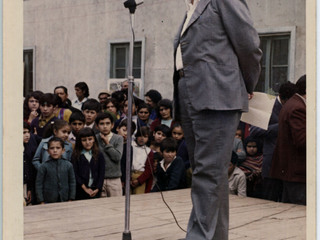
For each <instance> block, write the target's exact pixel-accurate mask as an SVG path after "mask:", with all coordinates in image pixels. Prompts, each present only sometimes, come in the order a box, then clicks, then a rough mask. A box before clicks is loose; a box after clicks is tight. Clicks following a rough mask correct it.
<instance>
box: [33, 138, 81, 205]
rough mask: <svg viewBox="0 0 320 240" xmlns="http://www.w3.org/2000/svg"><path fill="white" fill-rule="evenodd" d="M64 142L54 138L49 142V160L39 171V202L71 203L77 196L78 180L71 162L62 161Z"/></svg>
mask: <svg viewBox="0 0 320 240" xmlns="http://www.w3.org/2000/svg"><path fill="white" fill-rule="evenodd" d="M63 152H64V142H63V140H62V139H60V138H58V137H53V138H51V139H50V140H49V142H48V154H49V156H50V157H49V160H48V161H46V162H45V163H43V164H42V165H41V166H40V167H39V170H38V174H37V180H36V193H37V199H38V202H40V203H41V204H44V203H54V202H64V201H71V200H74V199H75V195H76V179H75V176H74V172H73V167H72V164H71V162H69V161H66V160H64V159H62V158H61V157H62V154H63Z"/></svg>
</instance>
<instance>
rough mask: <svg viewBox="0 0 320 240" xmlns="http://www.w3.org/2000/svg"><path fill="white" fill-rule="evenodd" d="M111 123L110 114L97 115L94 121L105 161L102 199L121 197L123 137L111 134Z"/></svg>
mask: <svg viewBox="0 0 320 240" xmlns="http://www.w3.org/2000/svg"><path fill="white" fill-rule="evenodd" d="M113 121H114V119H113V117H112V115H111V114H110V113H99V114H98V116H97V118H96V120H95V122H96V124H97V127H98V130H99V131H100V133H98V134H97V135H96V137H97V141H98V144H99V148H100V151H101V152H102V154H103V157H104V160H105V174H104V182H103V188H102V193H101V196H102V197H106V196H108V197H114V196H122V185H121V179H120V177H121V156H122V150H123V137H121V136H119V135H118V134H115V133H112V132H111V129H112V128H113V125H114V122H113Z"/></svg>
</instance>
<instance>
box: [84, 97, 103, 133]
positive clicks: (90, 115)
mask: <svg viewBox="0 0 320 240" xmlns="http://www.w3.org/2000/svg"><path fill="white" fill-rule="evenodd" d="M81 109H82V113H83V115H84V117H85V121H86V123H85V125H84V126H85V127H89V128H92V129H93V131H94V132H95V133H96V134H97V133H98V132H99V131H98V129H97V127H96V124H95V122H94V120H95V119H96V117H97V115H98V113H99V112H100V110H101V105H100V103H99V102H98V101H97V100H95V99H92V98H90V99H88V100H87V101H86V102H85V103H83V105H82V107H81Z"/></svg>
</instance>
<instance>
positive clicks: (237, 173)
mask: <svg viewBox="0 0 320 240" xmlns="http://www.w3.org/2000/svg"><path fill="white" fill-rule="evenodd" d="M237 164H238V155H237V154H236V153H235V152H233V151H232V157H231V161H230V164H229V168H228V180H229V192H230V193H231V194H234V195H238V196H241V197H246V196H247V183H246V175H244V173H243V171H242V170H241V169H239V168H238V167H237Z"/></svg>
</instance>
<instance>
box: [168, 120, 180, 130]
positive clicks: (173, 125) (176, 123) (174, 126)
mask: <svg viewBox="0 0 320 240" xmlns="http://www.w3.org/2000/svg"><path fill="white" fill-rule="evenodd" d="M176 127H180V128H182V125H181V123H180V122H175V123H174V124H172V126H171V130H173V129H174V128H176Z"/></svg>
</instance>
